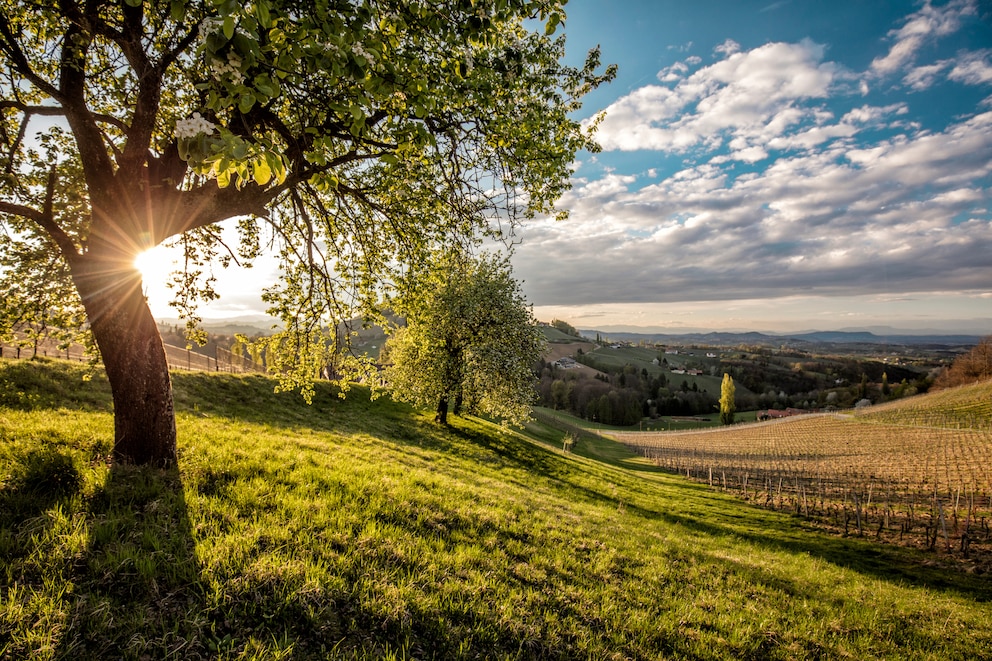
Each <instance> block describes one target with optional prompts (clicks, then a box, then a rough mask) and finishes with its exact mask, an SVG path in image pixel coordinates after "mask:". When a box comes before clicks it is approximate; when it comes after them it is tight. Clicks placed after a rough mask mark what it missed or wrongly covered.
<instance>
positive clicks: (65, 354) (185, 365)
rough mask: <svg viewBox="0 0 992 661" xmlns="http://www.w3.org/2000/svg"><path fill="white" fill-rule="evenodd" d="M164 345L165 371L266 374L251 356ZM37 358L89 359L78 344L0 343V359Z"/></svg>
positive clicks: (48, 341) (215, 349) (215, 348)
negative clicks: (166, 364)
mask: <svg viewBox="0 0 992 661" xmlns="http://www.w3.org/2000/svg"><path fill="white" fill-rule="evenodd" d="M164 346H165V355H166V359H167V360H168V362H169V369H173V370H189V371H198V372H227V373H230V374H251V373H255V374H264V373H265V372H266V368H265V365H264V364H259V363H258V362H256V361H254V360H253V359H252V358H251V356H246V355H238V354H236V353H234V352H232V351H229V350H227V349H223V348H221V347H214V348H213V355H209V354H204V353H200V352H199V351H194V350H192V349H187V348H185V347H177V346H174V345H171V344H166V345H164ZM38 357H43V358H60V359H62V360H73V361H77V362H86V361H88V360H90V359H91V358H92V356H91V355H90V354H88V353H86V347H84V346H83V345H81V344H71V345H69V346H68V347H65V348H60V347H59V345H58V343H56V342H54V341H52V340H39V341H37V342H32V343H31V344H27V343H17V342H0V359H3V360H19V359H26V358H38Z"/></svg>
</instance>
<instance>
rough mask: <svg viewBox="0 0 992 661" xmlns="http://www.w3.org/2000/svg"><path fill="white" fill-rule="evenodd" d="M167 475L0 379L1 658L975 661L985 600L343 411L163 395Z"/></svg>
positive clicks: (77, 396) (553, 436) (651, 484)
mask: <svg viewBox="0 0 992 661" xmlns="http://www.w3.org/2000/svg"><path fill="white" fill-rule="evenodd" d="M174 382H175V389H176V407H177V411H178V425H179V433H180V468H179V470H178V471H172V472H161V471H152V470H144V469H132V468H125V467H116V466H111V465H110V464H109V463H108V460H107V457H108V453H109V451H110V447H111V438H112V429H113V423H112V417H111V414H110V399H109V392H108V388H107V385H106V381H105V379H104V378H103V377H102V375H101V374H100V373H94V374H92V375H90V374H87V373H85V372H84V371H83V369H82V368H80V367H78V366H71V365H67V364H62V363H53V362H40V363H35V362H19V363H14V362H3V361H0V572H2V574H0V659H21V658H32V659H54V658H58V659H87V658H122V657H123V658H136V659H137V658H152V659H157V658H182V659H203V658H224V659H228V658H239V659H263V658H264V659H272V658H293V659H324V658H330V659H358V658H386V659H390V658H391V659H400V658H417V659H478V658H485V659H499V658H510V659H531V658H547V659H664V658H681V659H739V658H752V659H759V658H762V659H763V658H790V659H793V658H858V659H864V658H914V659H974V658H981V657H982V656H983V655H986V658H987V655H988V650H990V649H992V617H990V616H992V604H990V602H989V599H990V597H992V593H990V588H989V584H988V579H987V577H984V576H973V575H967V574H960V573H955V572H951V571H947V570H943V569H941V568H940V567H937V566H933V565H932V563H930V562H928V559H929V557H930V556H928V555H926V554H922V553H918V552H915V551H912V550H908V549H899V548H895V547H887V546H878V545H875V544H872V543H870V542H866V541H863V540H857V539H841V538H838V537H835V536H828V535H822V534H819V533H816V532H814V531H811V530H807V529H804V528H803V527H802V524H801V523H800V522H799V521H798V520H796V519H794V518H792V517H790V516H788V515H785V514H781V513H776V512H770V511H765V510H760V509H757V508H753V507H750V506H748V505H747V504H745V503H741V502H739V501H737V500H735V499H734V498H732V497H729V496H726V495H724V494H720V493H715V492H713V491H711V490H709V489H707V488H705V487H703V486H701V485H696V484H691V483H688V482H686V481H684V480H682V479H680V478H677V477H673V476H669V475H665V474H663V473H660V472H656V471H655V469H654V468H653V467H652V466H650V465H648V464H646V463H645V462H643V461H641V460H637V459H636V458H635V457H633V455H632V454H630V453H625V451H623V450H622V448H620V447H619V446H615V445H614V446H612V447H613V448H614V449H613V450H612V452H611V453H604V454H603V455H602V457H601V458H602V459H603V460H604V461H593V460H591V459H587V458H582V457H578V456H575V455H563V454H561V453H560V452H558V451H556V450H554V449H553V446H555V445H557V443H558V442H559V438H560V432H555V431H554V430H552V429H550V428H547V427H541V426H540V425H537V426H534V427H533V429H532V431H533V433H534V434H535V435H536V437H537V438H536V439H535V438H530V437H526V436H524V435H523V434H520V433H515V432H503V431H500V430H499V429H497V428H495V427H493V426H491V425H489V424H486V423H484V422H482V421H479V420H475V419H467V420H466V419H458V418H456V419H455V424H454V426H453V427H451V428H450V429H444V428H439V427H437V426H435V425H433V424H432V423H430V422H429V419H430V416H428V415H422V414H419V413H417V412H415V411H412V410H410V409H409V408H406V407H404V406H400V405H397V404H395V403H393V402H391V401H388V400H385V399H379V400H376V401H369V399H368V397H367V395H366V393H364V392H362V391H361V390H355V391H352V392H351V393H350V394H349V396H348V398H347V399H346V400H341V399H339V398H338V397H337V396H336V393H335V392H333V391H332V390H331V389H329V388H326V387H325V388H320V389H319V390H318V394H317V397H316V399H315V402H314V405H313V406H311V407H307V406H306V405H304V404H303V403H302V402H301V401H300V400H299V398H297V397H294V396H293V395H291V394H280V395H275V394H273V393H272V386H273V383H272V382H271V381H270V380H268V379H264V378H261V377H236V376H230V375H212V374H175V375H174Z"/></svg>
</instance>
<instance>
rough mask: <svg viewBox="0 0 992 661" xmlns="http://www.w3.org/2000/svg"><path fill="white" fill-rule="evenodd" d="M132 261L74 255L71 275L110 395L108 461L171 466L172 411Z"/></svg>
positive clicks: (159, 349)
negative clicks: (110, 457) (111, 439)
mask: <svg viewBox="0 0 992 661" xmlns="http://www.w3.org/2000/svg"><path fill="white" fill-rule="evenodd" d="M132 260H133V257H131V256H118V257H117V258H116V259H95V258H93V257H91V256H83V257H78V258H77V259H76V260H74V261H75V262H76V263H75V264H74V267H73V280H74V281H75V283H76V287H77V289H78V290H79V294H80V296H81V298H82V300H83V305H84V306H85V307H86V314H87V316H88V317H89V321H90V328H91V330H92V331H93V337H94V339H96V343H97V346H99V347H100V354H101V355H102V357H103V364H104V367H105V368H106V370H107V378H108V379H109V380H110V389H111V391H112V392H113V396H114V460H115V461H117V462H122V463H131V464H150V465H155V466H163V467H165V466H174V465H175V464H176V461H177V456H176V416H175V409H174V407H173V400H172V381H171V380H170V378H169V364H168V361H167V360H166V356H165V347H164V346H163V344H162V337H161V335H160V334H159V332H158V326H157V325H156V324H155V319H154V318H153V317H152V314H151V310H149V308H148V302H147V301H146V300H145V297H144V294H143V293H142V291H141V275H140V273H139V272H138V271H137V270H136V269H135V268H134V265H133V262H132Z"/></svg>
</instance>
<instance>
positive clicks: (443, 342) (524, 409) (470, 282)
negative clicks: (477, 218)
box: [384, 249, 545, 424]
mask: <svg viewBox="0 0 992 661" xmlns="http://www.w3.org/2000/svg"><path fill="white" fill-rule="evenodd" d="M400 290H401V292H403V293H402V294H401V295H400V296H399V297H398V298H397V299H396V300H395V301H394V302H393V304H394V307H395V310H396V312H397V313H399V314H400V315H401V316H402V317H403V318H405V319H406V326H405V327H401V328H398V329H395V330H394V331H393V332H392V335H391V337H390V338H389V340H388V341H387V342H386V346H385V353H384V362H385V363H386V364H387V368H386V382H387V384H388V388H389V389H390V391H391V392H392V393H393V396H394V397H396V398H397V399H400V400H403V401H407V402H410V403H412V404H416V405H418V406H435V407H436V410H437V416H436V418H435V419H436V420H437V422H439V423H441V424H447V421H448V418H447V416H448V411H449V407H450V408H452V412H453V413H455V414H457V413H459V411H460V410H461V409H465V410H467V411H470V412H479V413H485V414H488V415H491V416H493V417H495V418H498V419H500V420H503V421H506V422H510V423H515V424H519V423H522V422H523V421H524V420H526V419H527V417H528V416H529V415H530V404H531V401H532V400H533V398H534V396H535V389H534V384H535V382H536V377H535V376H534V372H533V370H532V367H533V365H534V364H535V363H537V362H538V360H540V358H541V355H542V354H543V352H544V348H545V340H544V336H543V335H542V333H541V331H540V329H539V328H538V327H537V323H536V321H535V320H534V317H533V315H532V313H531V310H530V307H529V306H528V305H527V303H526V301H525V300H524V297H523V295H522V294H521V293H520V287H519V284H518V283H517V282H516V280H514V279H513V278H512V277H511V274H510V266H509V263H508V262H507V261H506V260H505V259H500V258H498V257H496V256H492V255H489V256H483V257H480V258H473V257H470V256H468V255H466V254H465V253H464V252H462V251H461V250H457V249H456V250H452V251H450V252H446V253H443V254H439V255H436V256H435V258H434V259H433V260H431V263H430V264H426V265H424V267H423V269H422V270H418V271H417V272H414V273H411V274H410V275H409V276H408V277H407V278H406V280H405V282H403V283H402V286H401V289H400Z"/></svg>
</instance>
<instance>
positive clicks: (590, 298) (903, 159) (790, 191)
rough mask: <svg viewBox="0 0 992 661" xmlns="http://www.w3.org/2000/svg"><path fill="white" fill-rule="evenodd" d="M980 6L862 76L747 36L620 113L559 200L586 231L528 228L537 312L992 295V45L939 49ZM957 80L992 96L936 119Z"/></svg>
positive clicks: (683, 65)
mask: <svg viewBox="0 0 992 661" xmlns="http://www.w3.org/2000/svg"><path fill="white" fill-rule="evenodd" d="M975 12H976V8H975V4H974V3H973V2H962V1H954V2H951V3H949V4H947V5H944V6H942V7H938V8H935V7H933V6H931V4H929V3H927V4H925V5H924V6H922V7H921V8H920V9H919V10H918V11H916V12H915V13H913V14H911V15H909V16H907V17H906V19H905V21H904V22H903V23H902V24H901V25H900V26H899V27H897V28H895V29H893V30H891V31H890V32H889V33H888V35H887V36H886V39H885V41H884V42H882V43H880V45H879V50H880V54H879V56H877V57H876V58H875V59H874V60H873V61H872V62H871V64H870V66H869V67H868V68H867V70H865V71H860V72H859V71H851V70H850V69H848V68H847V67H845V66H844V65H842V64H840V63H839V62H836V61H832V60H831V59H830V58H829V57H828V53H829V48H828V46H827V45H824V44H818V43H815V42H813V41H811V40H803V41H800V42H797V43H781V42H773V43H767V44H764V45H762V46H760V47H757V48H753V49H751V50H744V49H742V48H741V47H740V46H739V45H738V44H737V43H735V42H733V41H731V40H727V41H725V42H723V43H722V44H720V45H719V46H717V47H716V48H715V49H714V50H713V59H711V60H710V61H709V63H705V62H704V61H703V60H702V59H701V58H699V57H689V58H686V59H685V60H682V61H679V62H676V63H675V64H673V65H671V66H668V67H665V68H664V69H662V70H661V71H659V72H658V76H657V80H658V83H657V84H651V85H647V86H644V87H640V88H638V89H635V90H633V91H632V92H630V93H629V94H627V95H626V96H624V97H622V98H620V99H617V100H616V101H615V102H614V103H612V104H611V105H610V106H609V107H607V108H606V110H605V112H606V117H605V119H604V120H603V122H602V124H601V125H600V129H599V132H598V134H597V137H598V139H599V142H600V143H601V145H602V146H603V149H604V153H603V154H602V155H600V156H599V157H598V160H597V159H595V158H594V159H591V160H588V161H587V162H585V163H582V164H580V166H579V167H578V169H577V170H576V176H575V179H574V182H573V183H574V186H573V189H572V190H571V191H570V192H569V193H568V194H567V195H566V196H565V197H564V198H563V199H562V201H561V202H560V205H559V206H561V207H562V208H568V209H570V210H571V214H572V215H571V219H570V220H569V221H567V222H566V223H554V222H551V221H546V222H545V221H542V222H538V223H536V224H534V225H531V226H529V227H528V228H527V231H526V239H525V242H524V244H523V245H522V246H520V248H519V249H518V253H517V255H516V256H515V258H514V263H515V266H516V271H517V274H518V276H520V277H521V278H523V279H524V280H525V281H526V282H527V292H528V296H529V298H530V300H531V301H532V302H533V303H535V304H537V305H552V304H555V305H570V304H575V305H578V304H593V303H657V302H676V301H688V300H713V301H716V300H731V299H735V298H747V299H760V298H774V297H784V296H792V295H809V294H813V295H823V296H845V295H865V294H871V293H875V292H938V291H953V292H962V291H970V292H976V291H989V290H992V278H990V266H992V221H990V218H992V212H990V205H992V193H990V191H992V157H990V154H992V96H990V95H992V63H990V62H992V51H989V50H975V51H959V52H958V53H957V54H956V55H955V56H954V57H953V58H950V59H946V58H945V59H942V60H939V61H935V62H932V63H926V62H923V61H921V56H920V53H921V51H922V49H923V48H924V46H926V45H927V44H930V43H933V42H935V41H937V40H940V39H945V38H947V37H948V36H949V35H952V34H953V33H954V32H955V31H956V30H957V29H958V28H959V27H960V25H961V22H962V20H963V19H964V18H965V17H968V16H971V15H973V14H974V13H975ZM881 51H884V52H881ZM940 85H945V86H946V85H955V86H958V87H959V88H963V87H969V88H972V89H971V91H972V92H973V93H974V92H975V90H978V92H979V97H981V96H982V95H984V100H983V101H982V102H981V103H979V104H978V105H977V106H975V107H973V108H971V110H970V112H966V113H958V114H954V115H948V116H946V117H945V118H944V120H943V121H944V123H943V124H941V125H939V126H935V125H934V124H933V122H932V121H929V122H928V121H923V119H921V118H920V117H919V116H918V115H917V113H916V108H917V107H918V106H920V105H921V104H922V101H923V100H924V97H923V96H921V95H923V94H925V93H927V90H931V89H932V88H936V87H937V86H940ZM879 88H884V89H886V90H893V89H895V90H898V92H899V93H891V92H886V93H885V94H881V93H879V94H871V92H873V91H874V90H876V89H879ZM934 91H935V92H936V90H934ZM942 93H943V92H942ZM654 156H656V157H657V159H658V160H659V161H662V160H666V159H668V161H670V160H671V159H675V161H676V162H679V163H681V166H680V167H678V168H675V169H664V170H662V169H659V168H655V167H650V166H647V165H644V163H645V162H647V161H650V160H651V158H652V157H654ZM611 157H617V162H618V163H623V164H625V165H624V166H622V167H617V166H615V165H611V164H610V163H611ZM620 157H623V158H620ZM666 162H667V161H666ZM630 163H636V164H638V167H630ZM552 263H553V264H554V268H549V266H548V265H549V264H552Z"/></svg>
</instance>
